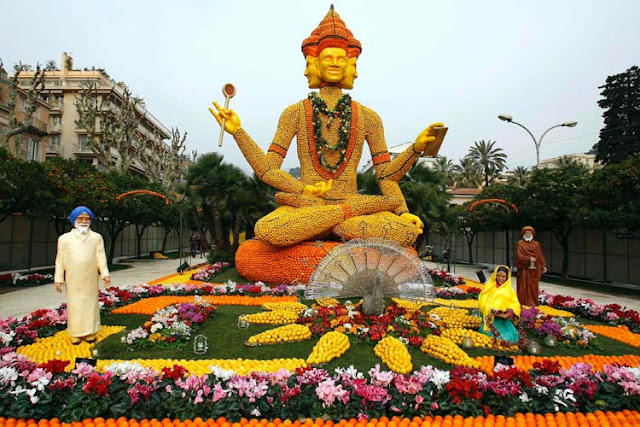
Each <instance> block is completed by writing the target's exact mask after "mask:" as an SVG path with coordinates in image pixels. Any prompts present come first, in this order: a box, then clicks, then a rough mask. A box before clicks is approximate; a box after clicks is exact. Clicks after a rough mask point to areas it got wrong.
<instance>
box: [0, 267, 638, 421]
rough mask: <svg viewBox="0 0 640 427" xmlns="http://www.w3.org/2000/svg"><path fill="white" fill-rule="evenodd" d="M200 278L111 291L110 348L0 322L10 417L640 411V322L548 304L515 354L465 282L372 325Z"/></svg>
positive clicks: (277, 291) (38, 320)
mask: <svg viewBox="0 0 640 427" xmlns="http://www.w3.org/2000/svg"><path fill="white" fill-rule="evenodd" d="M202 269H203V270H202V271H200V270H198V271H195V272H194V271H192V272H190V274H183V275H180V276H178V275H175V276H174V277H167V278H162V280H158V281H156V283H155V284H147V285H138V286H133V287H129V288H126V289H118V288H110V289H107V290H106V291H105V292H103V294H102V295H101V298H100V302H101V306H102V309H103V315H102V317H103V324H104V326H103V327H102V330H101V331H100V334H99V336H98V343H97V344H90V343H86V342H83V343H82V344H80V345H73V344H71V341H70V337H69V336H68V334H67V333H66V330H65V327H66V312H65V310H64V308H60V309H57V310H38V311H36V312H34V313H32V314H31V315H29V316H27V317H25V318H24V319H2V320H1V321H0V322H1V323H0V334H1V335H0V339H1V342H2V347H1V348H0V352H1V355H2V359H1V361H0V394H1V395H2V396H3V399H2V403H0V415H6V416H12V417H25V418H50V419H57V418H59V419H62V420H65V421H79V420H82V419H85V418H96V417H98V418H100V417H103V418H105V420H106V419H109V418H118V417H131V418H138V419H143V418H146V419H153V418H156V419H159V420H161V419H164V418H167V417H168V418H171V419H174V418H180V419H188V418H191V419H193V418H197V417H203V418H209V419H210V417H212V416H214V415H215V417H220V416H225V417H230V415H229V414H230V413H233V414H234V415H233V417H230V418H232V419H231V421H238V420H240V419H241V418H242V417H246V418H247V423H249V421H248V419H249V418H252V417H253V418H256V417H264V418H267V419H276V418H280V419H285V418H292V419H295V418H297V417H305V418H307V417H314V418H315V417H322V416H324V417H330V418H333V419H349V418H351V417H354V419H355V420H362V419H365V420H367V419H374V418H376V419H378V418H379V419H382V417H393V416H394V414H396V415H398V416H400V415H401V416H403V417H405V418H403V419H402V420H405V419H406V420H410V418H411V417H418V418H419V419H420V420H421V421H420V423H418V422H417V421H411V420H410V421H409V423H411V422H416V423H417V424H419V425H420V424H423V423H426V422H429V423H435V425H439V424H438V423H445V421H446V420H445V419H444V418H442V417H445V416H453V415H459V416H460V417H469V418H466V419H464V422H465V423H476V424H477V425H485V424H484V423H485V422H488V420H489V419H490V418H482V419H480V418H478V417H488V416H490V415H491V414H493V415H496V416H506V417H512V418H501V419H500V420H505V421H504V422H507V421H506V420H507V419H509V420H512V421H509V424H510V423H512V422H517V421H521V422H524V423H525V424H523V425H527V424H526V423H527V422H529V425H543V424H541V422H542V421H543V420H546V419H544V418H543V419H540V418H539V417H537V416H536V414H545V413H552V412H558V411H560V412H567V413H570V412H572V411H573V412H576V411H578V413H579V411H582V412H588V413H589V414H590V415H593V417H595V418H590V419H591V420H592V421H593V420H595V421H593V422H592V423H591V424H592V425H598V424H596V421H597V422H604V421H606V419H599V418H598V417H596V416H595V415H594V414H596V413H597V412H594V411H599V410H602V411H605V418H606V417H608V416H609V415H607V414H612V413H613V412H606V411H623V410H625V409H633V408H636V407H639V405H640V368H638V366H639V365H640V352H639V351H638V347H639V346H640V334H638V332H639V329H640V322H639V321H638V320H639V317H638V313H636V312H633V311H630V310H624V309H623V308H622V307H619V306H615V305H611V306H601V305H598V304H595V303H593V302H592V301H589V300H580V299H574V298H571V297H565V296H554V295H549V294H545V293H543V294H541V296H540V300H541V303H542V305H540V306H538V307H537V308H529V307H524V308H523V310H522V314H521V317H520V322H519V325H518V326H519V330H520V333H521V337H522V339H521V342H519V343H518V344H517V345H515V344H510V345H507V344H506V343H504V342H500V341H498V340H493V339H491V338H490V337H488V336H486V335H484V334H481V333H479V332H478V328H479V326H480V322H481V319H480V317H479V315H478V313H477V299H476V298H477V295H478V287H479V286H481V285H480V284H477V283H474V282H471V281H467V283H466V284H465V283H464V280H462V279H461V278H456V277H450V278H448V279H444V280H442V281H441V282H440V283H441V284H442V287H439V288H438V292H437V293H438V298H437V299H436V300H435V301H434V302H432V303H428V304H427V303H416V302H412V301H405V300H400V299H393V300H389V301H387V306H386V309H385V312H384V313H383V315H381V316H375V317H373V316H365V315H364V314H362V313H361V312H360V302H359V301H355V300H354V301H345V300H341V301H338V300H333V299H323V300H312V301H306V300H300V299H299V298H298V297H299V295H300V294H301V291H302V289H303V287H301V286H267V285H265V284H263V283H260V282H258V283H249V284H243V285H241V284H236V283H230V282H229V283H226V284H221V285H215V284H211V283H207V282H202V281H197V280H193V278H194V277H200V278H204V277H205V276H207V279H210V276H211V274H209V273H212V274H215V273H216V272H215V271H214V270H215V269H211V267H210V266H204V267H202ZM432 275H437V276H442V273H441V272H432ZM445 276H446V275H445ZM180 282H182V283H180ZM185 282H186V283H185ZM198 335H201V336H202V337H206V338H207V343H206V346H203V348H204V351H198V353H202V354H194V343H196V342H202V337H198V338H197V339H196V336H198ZM532 343H535V344H537V346H535V345H532ZM200 350H202V348H200ZM498 356H500V357H504V356H507V357H509V359H496V358H497V357H498ZM80 357H82V358H95V359H97V366H96V367H95V368H94V367H92V366H90V365H87V364H85V363H78V362H77V361H76V358H80ZM502 360H504V363H513V365H503V364H497V363H496V362H498V361H502ZM274 403H277V404H274ZM525 414H526V415H527V416H525ZM589 414H588V415H589ZM620 414H623V413H622V412H620ZM630 414H631V413H629V412H628V411H627V413H626V415H624V414H623V415H624V417H627V416H629V417H630V418H629V419H633V416H635V415H633V414H631V415H630ZM438 416H440V418H439V419H438V418H437V417H438ZM571 416H573V418H570V417H571ZM571 416H570V415H567V417H565V418H564V419H563V421H567V420H569V419H571V420H576V419H577V418H576V417H578V414H575V416H574V415H571ZM406 417H409V418H406ZM387 419H388V420H390V418H387ZM456 419H458V420H462V418H456ZM496 420H498V419H496ZM0 421H2V422H3V423H10V422H11V420H10V419H8V418H7V419H0ZM481 421H482V422H481ZM547 421H548V423H549V424H552V423H553V422H554V421H556V419H555V418H554V419H549V420H546V421H545V422H547ZM123 422H124V421H123ZM256 422H257V419H256ZM399 422H404V421H400V419H398V422H397V423H396V424H398V423H399ZM534 422H535V424H534ZM14 423H15V420H14ZM392 423H393V421H389V424H392ZM254 424H255V423H254ZM447 424H448V423H447ZM374 425H375V424H374ZM429 425H431V424H429ZM460 425H462V424H460ZM470 425H473V424H470ZM505 425H506V424H505ZM514 425H515V424H514ZM376 427H377V426H376Z"/></svg>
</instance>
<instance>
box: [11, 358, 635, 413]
mask: <svg viewBox="0 0 640 427" xmlns="http://www.w3.org/2000/svg"><path fill="white" fill-rule="evenodd" d="M65 366H66V363H65V362H56V361H51V362H49V363H47V364H41V365H37V364H36V363H33V362H30V361H28V360H26V358H25V357H24V356H21V355H19V354H17V353H14V352H8V353H7V352H5V354H3V356H2V358H1V359H0V396H2V399H0V414H12V415H13V416H17V417H23V418H35V419H39V418H54V417H56V418H60V419H62V420H64V421H79V420H82V419H85V418H96V417H107V418H109V417H113V418H117V417H135V418H146V419H149V418H156V419H163V418H165V417H167V418H180V419H185V418H196V417H219V416H226V417H229V418H230V419H231V420H232V421H238V420H239V419H240V418H241V417H263V418H267V419H275V418H281V419H282V418H298V417H303V418H307V417H314V418H315V417H321V416H329V417H330V418H333V419H336V418H343V419H346V418H356V417H357V418H373V417H376V418H377V417H381V416H385V415H387V416H389V415H391V414H394V413H395V414H402V415H403V416H405V417H412V416H418V417H425V416H438V415H440V416H443V415H451V416H452V415H461V416H481V415H482V416H487V415H488V414H501V415H504V416H514V415H515V414H517V413H520V414H522V413H524V412H534V413H539V414H545V413H555V412H569V411H580V412H592V411H596V410H606V411H619V410H623V409H630V408H634V409H635V408H638V407H640V386H639V385H638V383H639V382H640V368H626V367H619V366H613V365H611V366H605V368H604V372H602V373H598V374H595V373H594V372H593V371H592V370H591V367H590V366H589V365H586V364H576V365H573V366H572V367H571V368H569V369H562V368H560V367H559V365H558V364H557V363H552V362H547V363H539V364H536V365H535V368H534V369H533V370H531V371H529V372H524V371H521V370H519V369H517V368H515V367H507V366H502V365H499V366H498V367H497V368H496V370H495V371H494V373H493V375H492V376H488V375H486V374H485V373H483V372H481V371H478V370H475V369H470V368H463V367H457V368H455V369H453V370H452V371H441V370H438V369H435V368H432V367H430V366H425V367H422V368H420V369H419V370H416V371H414V372H413V373H411V374H409V375H399V374H394V373H392V372H387V371H383V370H381V369H379V367H375V368H373V369H371V370H370V371H368V372H367V373H366V374H363V373H360V372H357V371H356V370H354V369H352V368H346V369H338V370H336V371H335V372H333V373H330V372H327V371H325V370H322V369H317V368H306V369H300V370H298V371H297V372H296V373H294V374H292V373H290V372H287V371H278V372H275V373H271V374H259V373H253V374H251V375H246V376H240V375H233V374H231V373H229V372H224V371H221V370H217V371H216V372H213V373H212V374H211V375H202V376H198V375H189V374H188V373H187V372H186V371H185V369H184V368H183V367H181V366H174V367H172V368H170V369H164V370H163V371H161V372H156V371H154V370H152V369H148V368H143V367H141V366H139V365H137V364H135V363H129V364H127V365H124V364H118V365H114V366H111V367H107V368H106V370H105V372H98V371H96V370H95V369H94V368H93V367H91V366H89V365H86V364H84V363H81V364H78V365H77V366H76V367H75V369H74V370H73V371H72V372H70V373H66V372H64V368H65Z"/></svg>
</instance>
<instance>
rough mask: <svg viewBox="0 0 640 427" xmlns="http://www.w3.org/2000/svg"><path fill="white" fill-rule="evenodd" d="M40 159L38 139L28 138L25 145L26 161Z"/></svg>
mask: <svg viewBox="0 0 640 427" xmlns="http://www.w3.org/2000/svg"><path fill="white" fill-rule="evenodd" d="M34 160H35V161H38V160H40V141H34V140H33V139H31V138H29V142H28V147H27V162H32V161H34Z"/></svg>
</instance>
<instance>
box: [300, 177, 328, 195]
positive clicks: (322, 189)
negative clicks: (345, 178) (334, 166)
mask: <svg viewBox="0 0 640 427" xmlns="http://www.w3.org/2000/svg"><path fill="white" fill-rule="evenodd" d="M332 186H333V180H332V179H330V180H329V181H320V182H316V183H315V184H313V185H305V186H304V188H303V189H302V195H303V196H313V197H322V196H324V195H325V194H326V193H327V192H328V191H329V190H331V187H332Z"/></svg>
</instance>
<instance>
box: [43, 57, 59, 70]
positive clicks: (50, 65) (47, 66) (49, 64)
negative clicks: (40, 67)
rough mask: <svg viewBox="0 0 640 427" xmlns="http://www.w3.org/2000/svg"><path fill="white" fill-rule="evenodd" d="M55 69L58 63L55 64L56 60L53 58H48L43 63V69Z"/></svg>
mask: <svg viewBox="0 0 640 427" xmlns="http://www.w3.org/2000/svg"><path fill="white" fill-rule="evenodd" d="M57 69H58V65H57V64H56V61H54V60H53V59H50V60H48V61H47V62H45V64H44V70H45V71H56V70H57Z"/></svg>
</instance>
